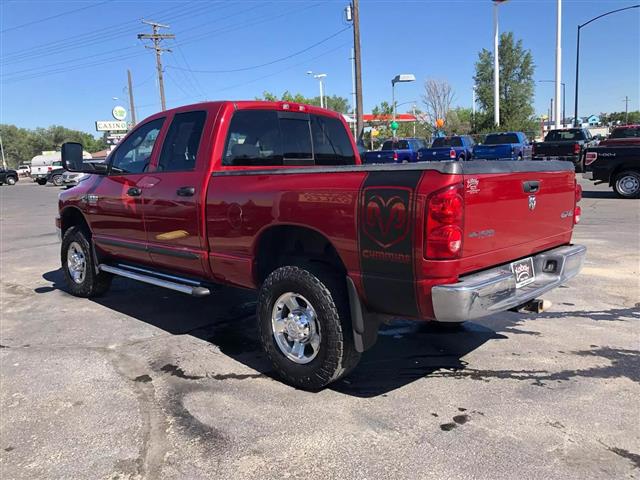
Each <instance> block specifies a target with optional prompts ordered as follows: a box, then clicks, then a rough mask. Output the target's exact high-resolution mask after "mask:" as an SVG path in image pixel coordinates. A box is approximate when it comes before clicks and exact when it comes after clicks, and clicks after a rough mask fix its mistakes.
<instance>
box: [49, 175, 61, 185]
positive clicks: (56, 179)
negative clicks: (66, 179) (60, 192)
mask: <svg viewBox="0 0 640 480" xmlns="http://www.w3.org/2000/svg"><path fill="white" fill-rule="evenodd" d="M51 182H52V183H53V184H54V185H55V186H56V187H61V186H62V175H55V176H54V177H53V178H52V179H51Z"/></svg>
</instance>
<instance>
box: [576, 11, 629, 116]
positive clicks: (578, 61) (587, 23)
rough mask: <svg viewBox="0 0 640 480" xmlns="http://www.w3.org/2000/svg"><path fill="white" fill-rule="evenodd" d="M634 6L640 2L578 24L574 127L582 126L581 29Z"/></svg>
mask: <svg viewBox="0 0 640 480" xmlns="http://www.w3.org/2000/svg"><path fill="white" fill-rule="evenodd" d="M632 8H640V4H638V5H631V6H630V7H624V8H618V9H616V10H611V11H610V12H605V13H603V14H602V15H598V16H597V17H593V18H592V19H591V20H589V21H588V22H585V23H583V24H581V25H578V38H577V41H576V92H575V104H574V109H573V126H574V127H579V126H580V125H579V124H578V81H579V80H580V75H579V74H580V29H582V27H586V26H587V25H589V24H590V23H591V22H595V21H596V20H598V19H599V18H602V17H606V16H607V15H611V14H612V13H618V12H622V11H624V10H631V9H632Z"/></svg>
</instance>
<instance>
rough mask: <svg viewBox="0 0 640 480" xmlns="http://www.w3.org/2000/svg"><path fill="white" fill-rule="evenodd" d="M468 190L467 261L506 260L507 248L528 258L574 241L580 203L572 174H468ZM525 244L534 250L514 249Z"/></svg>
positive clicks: (545, 172) (542, 172)
mask: <svg viewBox="0 0 640 480" xmlns="http://www.w3.org/2000/svg"><path fill="white" fill-rule="evenodd" d="M505 163H506V162H505ZM509 163H511V162H509ZM464 187H465V193H464V198H465V212H464V232H465V234H464V241H463V244H462V249H463V250H462V257H463V258H468V257H474V256H482V255H483V254H487V253H489V252H493V253H494V254H497V255H496V256H495V258H496V259H498V258H500V257H502V255H499V254H498V252H500V251H503V252H504V250H505V249H507V250H509V249H512V250H513V251H514V252H518V253H519V254H521V253H522V252H527V254H528V253H533V251H535V250H536V249H538V250H539V249H540V245H547V246H548V248H551V247H552V246H557V245H561V244H563V243H566V242H567V241H568V239H569V238H570V237H571V231H572V229H573V221H574V220H573V211H574V208H575V201H576V195H575V189H576V186H575V176H574V173H573V172H570V171H532V172H526V171H520V172H512V173H480V174H475V175H474V174H465V175H464ZM545 240H548V242H545ZM526 245H530V246H531V248H530V249H527V248H513V247H518V246H519V247H526ZM518 256H521V255H517V254H516V256H515V257H512V258H511V259H513V260H515V259H516V258H518ZM486 260H487V259H486V258H485V259H484V262H486ZM496 263H499V261H498V262H496ZM485 265H486V263H485ZM487 266H488V265H487Z"/></svg>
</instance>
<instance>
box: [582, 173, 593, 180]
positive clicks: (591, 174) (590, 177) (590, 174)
mask: <svg viewBox="0 0 640 480" xmlns="http://www.w3.org/2000/svg"><path fill="white" fill-rule="evenodd" d="M582 178H585V179H587V180H593V172H583V173H582Z"/></svg>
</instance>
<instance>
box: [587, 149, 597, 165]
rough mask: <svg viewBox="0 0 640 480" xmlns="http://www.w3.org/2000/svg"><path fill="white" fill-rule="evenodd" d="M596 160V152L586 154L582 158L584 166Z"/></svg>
mask: <svg viewBox="0 0 640 480" xmlns="http://www.w3.org/2000/svg"><path fill="white" fill-rule="evenodd" d="M597 159H598V152H587V154H586V155H585V157H584V164H585V165H591V164H592V163H593V162H595V161H596V160H597Z"/></svg>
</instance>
